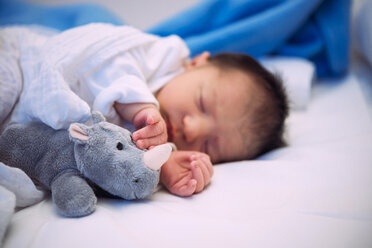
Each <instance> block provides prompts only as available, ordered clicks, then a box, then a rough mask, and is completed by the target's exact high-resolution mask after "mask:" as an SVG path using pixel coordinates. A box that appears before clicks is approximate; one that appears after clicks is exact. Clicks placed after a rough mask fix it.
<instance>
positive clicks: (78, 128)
mask: <svg viewBox="0 0 372 248" xmlns="http://www.w3.org/2000/svg"><path fill="white" fill-rule="evenodd" d="M68 132H69V134H70V139H71V140H72V141H74V142H76V143H78V144H85V143H86V142H87V141H88V139H89V136H88V127H87V126H85V125H84V124H80V123H72V124H71V125H70V127H69V128H68Z"/></svg>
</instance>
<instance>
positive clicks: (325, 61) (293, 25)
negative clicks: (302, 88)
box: [148, 0, 350, 76]
mask: <svg viewBox="0 0 372 248" xmlns="http://www.w3.org/2000/svg"><path fill="white" fill-rule="evenodd" d="M349 17H350V0H206V1H202V2H200V3H199V4H196V5H195V6H193V7H191V8H190V9H188V10H185V11H183V12H182V13H179V14H177V15H176V16H174V17H172V18H170V19H168V20H165V21H164V22H162V23H160V24H159V25H156V26H154V27H152V28H151V29H149V30H148V31H149V32H151V33H154V34H158V35H162V36H165V35H169V34H178V35H179V36H181V37H182V38H183V39H185V40H186V43H187V45H188V46H189V48H190V50H191V52H192V55H196V54H198V53H201V52H203V51H210V52H211V53H212V54H215V53H218V52H226V51H228V52H243V53H248V54H250V55H253V56H255V57H259V56H262V55H266V54H280V55H288V56H299V57H303V58H308V59H310V60H312V61H313V62H315V64H316V69H317V74H318V76H340V75H342V74H344V73H345V72H346V71H347V68H348V63H349V58H348V53H349Z"/></svg>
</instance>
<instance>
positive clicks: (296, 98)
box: [260, 57, 315, 110]
mask: <svg viewBox="0 0 372 248" xmlns="http://www.w3.org/2000/svg"><path fill="white" fill-rule="evenodd" d="M260 61H261V62H262V64H263V65H264V66H265V67H266V68H267V69H268V70H270V71H271V72H272V73H274V74H276V75H278V76H279V77H280V78H281V79H282V81H283V84H284V86H285V89H286V92H287V95H288V99H289V104H290V107H291V109H293V110H304V109H306V107H307V105H308V103H309V100H310V92H311V85H312V82H313V80H314V77H315V65H314V64H313V63H312V62H311V61H309V60H306V59H302V58H295V57H265V58H262V59H261V60H260Z"/></svg>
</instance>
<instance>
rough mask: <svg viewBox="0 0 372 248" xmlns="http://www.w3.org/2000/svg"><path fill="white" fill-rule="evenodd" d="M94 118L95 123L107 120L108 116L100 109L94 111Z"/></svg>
mask: <svg viewBox="0 0 372 248" xmlns="http://www.w3.org/2000/svg"><path fill="white" fill-rule="evenodd" d="M92 120H93V123H99V122H102V121H106V118H105V117H104V116H103V114H102V113H101V112H99V111H93V112H92Z"/></svg>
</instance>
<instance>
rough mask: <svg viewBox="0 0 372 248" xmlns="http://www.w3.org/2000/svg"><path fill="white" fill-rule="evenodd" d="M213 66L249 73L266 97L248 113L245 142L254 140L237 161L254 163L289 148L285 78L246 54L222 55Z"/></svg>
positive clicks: (216, 57)
mask: <svg viewBox="0 0 372 248" xmlns="http://www.w3.org/2000/svg"><path fill="white" fill-rule="evenodd" d="M209 62H210V63H211V64H212V65H214V66H217V68H219V69H220V70H221V71H228V70H231V69H235V70H239V71H241V72H243V73H245V74H246V75H248V76H249V77H250V78H253V81H254V83H256V85H257V88H258V89H261V93H262V94H261V95H262V97H260V99H259V100H258V101H257V102H256V103H255V104H256V107H255V108H254V110H253V114H248V111H247V116H249V119H248V117H247V118H244V121H243V122H244V123H245V124H246V125H245V124H244V125H245V126H244V127H241V130H242V135H243V138H244V137H247V135H250V137H251V138H250V139H249V141H246V142H244V143H245V144H244V146H245V148H244V149H245V150H246V154H245V156H244V157H243V158H237V159H239V160H240V159H253V158H255V157H257V156H260V155H262V154H264V153H266V152H268V151H270V150H272V149H275V148H279V147H283V146H285V145H286V142H285V141H284V137H283V133H284V126H285V125H284V122H285V119H286V117H287V116H288V111H289V107H288V99H287V95H286V92H285V89H284V86H283V83H282V80H281V78H280V77H279V76H278V75H274V74H273V73H271V72H270V71H268V70H267V69H265V68H264V67H263V66H262V65H261V64H260V63H259V62H258V61H257V60H255V59H254V58H253V57H251V56H249V55H246V54H240V53H221V54H217V55H215V56H212V57H211V58H210V59H209ZM252 135H253V137H252ZM246 140H248V139H246ZM252 142H253V143H254V144H252Z"/></svg>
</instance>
